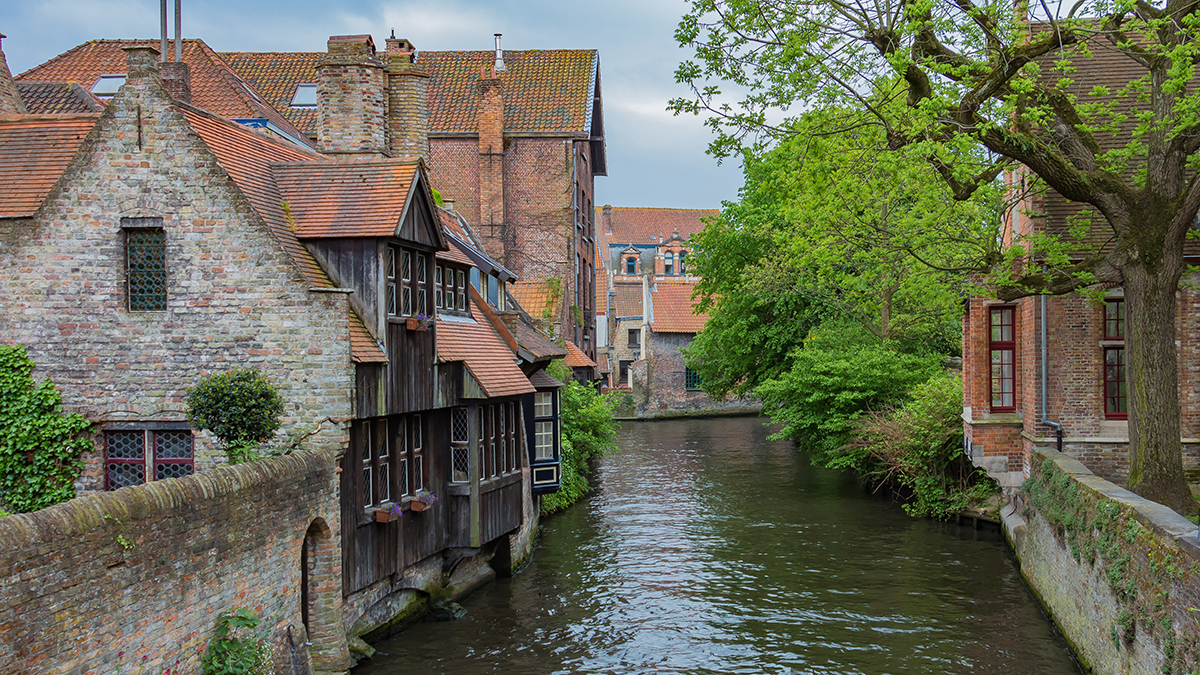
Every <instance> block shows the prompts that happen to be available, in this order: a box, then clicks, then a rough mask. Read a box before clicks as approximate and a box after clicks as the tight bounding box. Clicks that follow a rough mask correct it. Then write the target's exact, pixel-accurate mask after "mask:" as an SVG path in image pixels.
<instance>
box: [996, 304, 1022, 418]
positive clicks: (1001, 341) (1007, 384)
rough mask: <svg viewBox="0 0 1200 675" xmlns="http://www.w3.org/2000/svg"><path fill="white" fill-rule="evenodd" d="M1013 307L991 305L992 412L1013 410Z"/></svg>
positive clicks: (1014, 377)
mask: <svg viewBox="0 0 1200 675" xmlns="http://www.w3.org/2000/svg"><path fill="white" fill-rule="evenodd" d="M1015 313H1016V310H1015V308H1013V307H993V308H992V309H991V310H990V312H989V318H990V322H989V323H990V328H991V335H990V336H989V337H990V345H989V346H990V351H991V365H992V368H991V379H992V412H1013V411H1014V410H1016V401H1015V398H1014V392H1015V382H1016V373H1015V367H1016V359H1015V354H1016V342H1015V341H1014V335H1013V321H1014V316H1015Z"/></svg>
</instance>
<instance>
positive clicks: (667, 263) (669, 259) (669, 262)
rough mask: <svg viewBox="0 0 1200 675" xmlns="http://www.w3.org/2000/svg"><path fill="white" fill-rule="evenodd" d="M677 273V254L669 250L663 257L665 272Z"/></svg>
mask: <svg viewBox="0 0 1200 675" xmlns="http://www.w3.org/2000/svg"><path fill="white" fill-rule="evenodd" d="M674 273H675V254H674V253H671V252H670V251H667V255H666V256H664V257H663V274H674Z"/></svg>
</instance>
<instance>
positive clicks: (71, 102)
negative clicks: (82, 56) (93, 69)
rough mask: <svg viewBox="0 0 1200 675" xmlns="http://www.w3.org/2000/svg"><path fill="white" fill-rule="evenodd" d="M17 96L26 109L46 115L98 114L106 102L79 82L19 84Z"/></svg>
mask: <svg viewBox="0 0 1200 675" xmlns="http://www.w3.org/2000/svg"><path fill="white" fill-rule="evenodd" d="M16 85H17V95H18V96H20V97H21V102H22V103H24V104H25V108H26V109H27V110H29V111H31V112H36V113H41V114H45V115H61V114H64V113H93V112H94V113H98V112H100V111H102V110H104V101H103V100H101V99H100V98H98V97H97V96H95V95H93V94H92V93H91V92H90V91H88V90H87V89H84V88H83V87H81V86H80V85H79V83H78V82H32V81H31V82H17V83H16Z"/></svg>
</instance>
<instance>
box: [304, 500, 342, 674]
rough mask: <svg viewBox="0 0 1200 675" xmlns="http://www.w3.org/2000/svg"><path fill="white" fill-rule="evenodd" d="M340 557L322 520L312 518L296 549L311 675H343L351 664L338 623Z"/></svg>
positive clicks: (340, 624) (339, 613)
mask: <svg viewBox="0 0 1200 675" xmlns="http://www.w3.org/2000/svg"><path fill="white" fill-rule="evenodd" d="M340 558H341V554H340V553H339V552H338V550H337V544H336V542H335V541H334V539H333V532H332V531H331V530H330V529H329V525H328V524H326V522H325V519H324V518H319V517H318V518H315V519H313V521H312V522H311V523H310V524H309V526H308V530H307V531H305V533H304V542H303V543H302V544H301V546H300V555H299V561H298V562H299V565H300V598H299V603H300V606H299V607H298V609H299V610H300V612H299V613H300V620H301V622H302V623H303V625H304V632H305V633H306V635H307V642H308V655H309V662H310V663H311V664H312V670H313V672H315V673H325V672H337V673H340V672H344V671H345V670H346V668H348V667H349V666H350V664H351V663H352V662H351V660H350V654H349V651H348V649H347V647H346V635H345V628H344V627H343V626H342V622H341V611H340V604H341V599H342V590H341V584H340V583H339V574H340V572H339V569H338V563H339V562H340Z"/></svg>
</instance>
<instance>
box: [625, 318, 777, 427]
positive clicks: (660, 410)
mask: <svg viewBox="0 0 1200 675" xmlns="http://www.w3.org/2000/svg"><path fill="white" fill-rule="evenodd" d="M694 337H695V335H694V334H693V333H655V332H653V331H652V332H650V333H649V334H648V335H647V336H646V341H647V346H646V350H647V351H648V352H649V358H647V359H643V360H642V361H638V362H637V363H636V364H635V365H634V366H631V368H632V369H633V372H634V378H633V397H634V400H635V401H637V414H638V417H673V416H678V415H684V414H686V415H719V414H740V413H756V412H759V411H760V410H762V404H761V403H760V402H758V401H757V400H754V399H749V398H746V399H730V400H728V401H714V400H713V399H712V398H710V397H709V395H708V394H706V393H705V392H704V391H702V390H700V389H688V388H687V386H686V385H687V380H686V372H685V365H684V359H683V352H682V351H681V350H682V349H683V348H684V347H687V346H688V345H689V344H691V342H692V339H693V338H694Z"/></svg>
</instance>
